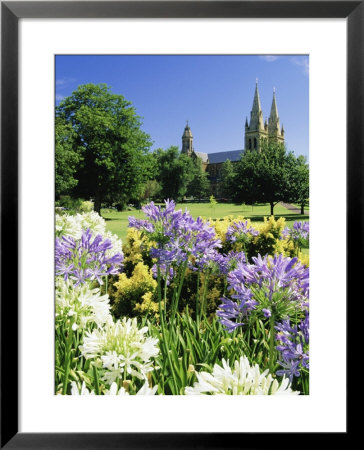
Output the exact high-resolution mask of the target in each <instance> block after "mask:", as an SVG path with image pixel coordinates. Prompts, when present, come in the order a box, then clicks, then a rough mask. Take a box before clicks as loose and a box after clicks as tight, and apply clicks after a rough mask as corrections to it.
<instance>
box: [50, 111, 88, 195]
mask: <svg viewBox="0 0 364 450" xmlns="http://www.w3.org/2000/svg"><path fill="white" fill-rule="evenodd" d="M75 142H76V133H75V131H74V130H73V128H72V126H71V125H70V124H69V123H67V122H66V121H65V120H63V119H62V118H60V117H57V118H56V123H55V148H56V151H55V181H56V198H57V199H58V198H59V197H60V196H61V195H65V194H70V193H71V192H72V189H73V188H74V187H75V186H77V183H78V180H77V179H76V178H75V174H76V171H77V167H78V164H79V163H80V161H81V159H82V156H81V152H79V151H77V148H75Z"/></svg>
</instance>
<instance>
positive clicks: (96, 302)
mask: <svg viewBox="0 0 364 450" xmlns="http://www.w3.org/2000/svg"><path fill="white" fill-rule="evenodd" d="M58 317H60V318H62V317H72V321H73V325H72V328H73V330H74V331H75V330H77V329H78V328H80V329H82V330H84V329H85V328H86V327H87V326H88V325H89V324H96V326H97V327H102V326H103V325H104V324H105V323H106V322H108V321H110V320H112V319H111V315H110V302H109V297H108V295H101V294H100V289H99V288H94V289H92V288H91V287H90V286H89V285H88V284H82V285H79V286H74V285H73V284H72V283H71V282H70V281H69V280H67V281H65V280H64V279H63V278H61V277H58V278H57V279H56V319H57V318H58Z"/></svg>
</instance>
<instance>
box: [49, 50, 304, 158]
mask: <svg viewBox="0 0 364 450" xmlns="http://www.w3.org/2000/svg"><path fill="white" fill-rule="evenodd" d="M308 64H309V63H308V56H305V55H284V56H283V55H181V56H180V55H57V56H56V104H58V103H59V101H60V100H61V99H62V98H64V97H66V96H68V95H71V94H72V92H73V91H74V90H76V89H77V87H78V86H79V85H80V84H86V83H95V84H97V83H106V84H107V85H108V86H110V87H111V90H112V92H113V93H115V94H121V95H123V96H124V97H125V98H126V99H127V100H129V101H130V102H131V103H132V104H133V106H134V107H135V108H136V112H137V114H138V115H139V116H141V117H142V118H143V119H142V122H143V126H142V128H143V130H144V131H145V132H146V133H148V134H149V135H150V136H151V139H152V141H153V142H154V144H153V147H152V149H155V148H158V147H161V148H168V147H169V146H171V145H177V146H178V147H181V137H182V133H183V130H184V127H185V124H186V120H188V122H189V125H190V127H191V131H192V134H193V137H194V148H195V150H196V151H200V152H206V153H215V152H221V151H227V150H238V149H242V148H244V125H245V117H246V116H248V120H249V118H250V111H251V109H252V105H253V96H254V89H255V80H256V78H258V87H259V94H260V100H261V105H262V110H263V115H264V118H265V117H268V116H269V113H270V108H271V103H272V97H273V88H275V90H276V98H277V106H278V112H279V117H280V122H281V125H282V123H283V125H284V129H285V140H286V144H287V148H288V150H292V151H294V153H295V154H296V155H305V156H307V158H308V140H309V135H308V132H309V130H308V123H309V114H308V106H309V97H308V92H309V77H308Z"/></svg>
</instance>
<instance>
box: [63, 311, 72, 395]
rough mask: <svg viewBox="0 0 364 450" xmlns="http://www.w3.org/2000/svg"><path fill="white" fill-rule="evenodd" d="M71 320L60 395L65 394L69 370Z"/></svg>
mask: <svg viewBox="0 0 364 450" xmlns="http://www.w3.org/2000/svg"><path fill="white" fill-rule="evenodd" d="M72 322H73V321H72V320H70V324H69V329H68V336H67V341H66V354H65V364H64V377H63V386H62V395H66V394H67V388H68V375H69V372H70V365H71V347H72Z"/></svg>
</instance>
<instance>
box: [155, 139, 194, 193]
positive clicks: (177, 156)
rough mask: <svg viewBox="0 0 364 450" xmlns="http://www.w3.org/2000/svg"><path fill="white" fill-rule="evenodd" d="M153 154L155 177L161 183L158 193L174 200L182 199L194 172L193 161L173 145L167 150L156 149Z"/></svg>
mask: <svg viewBox="0 0 364 450" xmlns="http://www.w3.org/2000/svg"><path fill="white" fill-rule="evenodd" d="M153 155H154V158H155V160H156V167H157V173H158V176H157V179H158V182H159V183H160V184H161V193H160V195H161V196H162V198H170V199H174V200H175V201H180V200H182V199H183V197H184V196H185V195H186V193H187V189H188V185H189V183H190V182H191V181H192V179H193V176H194V174H195V172H196V171H195V170H194V161H193V160H192V158H189V157H188V156H187V155H186V154H184V153H181V152H180V151H179V148H178V147H175V146H172V147H169V148H168V149H167V150H163V149H157V150H156V151H155V152H154V153H153Z"/></svg>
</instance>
